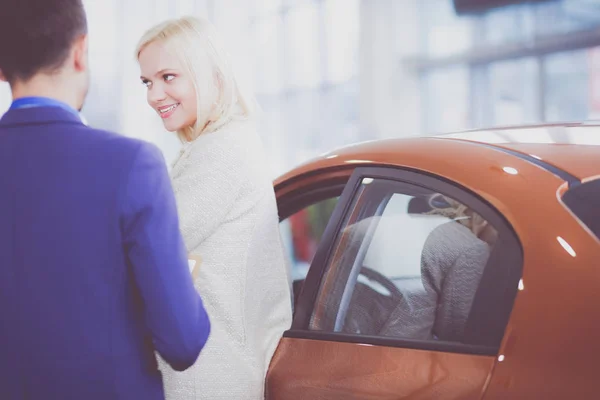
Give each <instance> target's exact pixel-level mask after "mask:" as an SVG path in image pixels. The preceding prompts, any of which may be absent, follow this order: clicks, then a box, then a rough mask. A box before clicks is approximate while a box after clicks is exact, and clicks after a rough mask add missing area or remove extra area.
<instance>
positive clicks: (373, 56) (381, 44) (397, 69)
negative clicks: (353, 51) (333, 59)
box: [360, 0, 421, 138]
mask: <svg viewBox="0 0 600 400" xmlns="http://www.w3.org/2000/svg"><path fill="white" fill-rule="evenodd" d="M419 22H420V19H419V13H418V0H402V1H398V0H362V3H361V20H360V23H361V35H360V120H361V130H363V131H367V132H373V136H374V138H391V137H405V136H413V135H416V134H419V133H420V105H421V94H420V88H419V81H418V77H417V75H416V74H415V73H414V72H411V71H410V70H408V69H407V68H406V67H403V66H402V65H401V64H400V63H399V60H400V59H401V58H403V57H406V56H411V55H414V54H416V53H417V52H418V50H419V40H420V38H419V28H420V27H419Z"/></svg>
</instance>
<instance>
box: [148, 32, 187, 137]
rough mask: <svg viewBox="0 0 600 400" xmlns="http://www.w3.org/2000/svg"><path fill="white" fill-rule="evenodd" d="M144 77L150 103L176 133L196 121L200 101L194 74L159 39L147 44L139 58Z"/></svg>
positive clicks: (166, 124) (167, 125) (168, 127)
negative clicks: (193, 78)
mask: <svg viewBox="0 0 600 400" xmlns="http://www.w3.org/2000/svg"><path fill="white" fill-rule="evenodd" d="M138 60H139V63H140V69H141V79H142V82H143V83H144V85H146V87H147V88H148V93H147V99H148V104H149V105H150V107H152V108H153V109H154V110H155V111H156V112H157V113H158V115H159V116H160V117H161V118H162V121H163V124H164V125H165V128H166V129H167V130H168V131H170V132H175V131H177V130H180V129H182V128H186V127H189V126H192V125H194V124H195V123H196V120H197V118H198V116H197V100H196V91H195V90H194V84H193V81H192V77H191V76H189V74H188V73H186V72H184V68H183V66H182V64H181V61H180V60H179V58H178V57H176V56H175V54H173V53H171V52H170V51H169V50H168V49H167V47H166V46H165V45H164V44H163V43H161V42H158V41H155V42H152V43H150V44H148V45H147V46H146V47H145V48H144V49H143V50H142V51H141V52H140V54H139V57H138Z"/></svg>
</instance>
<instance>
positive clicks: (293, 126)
mask: <svg viewBox="0 0 600 400" xmlns="http://www.w3.org/2000/svg"><path fill="white" fill-rule="evenodd" d="M84 3H85V5H86V8H87V12H88V20H89V29H90V58H91V66H92V88H91V90H90V93H89V96H88V99H87V103H86V105H85V108H84V111H83V114H84V116H85V117H86V119H87V120H88V121H89V123H90V125H92V126H95V127H98V128H105V129H110V130H115V131H118V132H121V133H123V134H124V135H128V136H133V137H139V138H142V139H145V140H148V141H151V142H154V143H156V144H157V145H158V146H159V147H160V148H161V149H162V150H163V152H164V154H165V157H166V159H167V161H168V162H169V164H170V162H171V161H172V160H173V159H174V157H175V156H176V155H177V152H178V150H179V142H178V140H177V139H176V138H175V136H174V135H173V134H169V133H167V132H165V131H164V129H163V128H162V124H161V122H160V120H159V118H158V117H157V116H156V115H155V113H154V112H153V111H152V110H151V109H150V108H149V107H148V106H147V105H146V102H145V87H144V86H143V85H142V84H141V83H140V79H139V68H138V65H137V62H136V60H135V58H134V54H133V52H134V48H135V45H136V42H137V40H138V39H139V37H140V36H141V35H142V33H143V32H144V31H145V30H146V29H148V28H149V27H151V26H152V25H154V24H155V23H158V22H160V21H162V20H164V19H167V18H172V17H178V16H182V15H187V14H191V15H203V16H206V17H208V18H209V19H210V20H211V21H213V22H214V23H215V25H216V26H217V28H218V29H219V30H220V32H221V34H222V35H223V37H224V38H225V41H226V43H227V44H228V46H229V50H230V53H231V54H232V57H233V59H234V64H235V66H236V68H237V72H238V74H239V76H240V77H241V79H242V80H243V81H245V83H246V84H247V85H249V86H250V87H251V88H252V89H253V91H254V93H255V94H256V96H257V99H258V101H259V104H260V106H261V107H262V110H263V113H262V115H261V121H260V126H261V134H262V137H263V140H264V143H265V146H266V147H267V149H268V151H269V155H270V161H271V163H272V171H273V177H275V176H277V175H279V174H281V173H283V172H285V171H286V170H288V169H290V168H291V167H293V166H295V165H297V164H299V163H301V162H303V161H305V160H307V159H308V158H311V157H313V156H315V155H318V154H320V153H323V152H325V151H328V150H331V149H332V148H334V147H338V146H342V145H346V144H349V143H353V142H357V141H364V140H371V139H376V138H389V137H408V136H417V135H423V134H426V133H437V132H448V131H457V130H462V129H467V128H476V127H488V126H498V125H514V124H522V123H536V122H556V121H572V120H584V119H594V118H597V117H598V116H600V0H546V1H544V0H541V1H515V0H487V1H484V0H218V1H217V0H169V1H158V0H103V1H97V0H84ZM484 3H489V5H492V6H494V7H492V8H487V7H486V6H485V4H484ZM9 105H10V92H9V89H8V86H7V85H6V84H1V85H0V113H3V112H4V111H5V110H6V109H7V108H8V106H9Z"/></svg>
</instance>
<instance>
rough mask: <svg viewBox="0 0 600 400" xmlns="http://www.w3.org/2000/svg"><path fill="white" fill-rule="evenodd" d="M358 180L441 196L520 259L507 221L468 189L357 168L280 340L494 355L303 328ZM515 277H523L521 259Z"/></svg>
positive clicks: (431, 177)
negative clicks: (490, 229)
mask: <svg viewBox="0 0 600 400" xmlns="http://www.w3.org/2000/svg"><path fill="white" fill-rule="evenodd" d="M363 178H373V179H385V180H392V181H398V182H403V183H408V184H412V185H415V186H420V187H424V188H425V189H429V190H433V191H435V192H438V193H442V194H445V195H447V196H449V197H452V198H454V199H455V200H457V201H460V202H461V203H463V204H467V205H469V207H471V208H472V209H473V210H474V211H475V212H477V213H478V214H479V215H481V216H482V217H483V218H485V219H486V220H487V221H488V222H490V223H491V224H492V225H493V226H494V227H495V228H496V230H497V231H498V234H499V237H505V238H507V239H508V241H509V242H512V243H511V247H512V248H513V249H514V251H517V252H520V254H521V255H522V254H523V247H522V244H521V242H520V240H519V236H518V235H517V233H516V232H515V230H514V229H513V227H512V226H511V224H510V223H509V222H508V221H507V220H506V218H505V217H504V216H503V215H502V214H501V213H500V212H499V211H497V210H496V209H495V207H493V206H492V205H491V204H490V203H489V202H487V201H486V200H485V199H483V198H481V197H480V196H479V195H477V194H476V193H474V192H473V191H472V190H470V189H468V188H465V187H464V186H461V185H459V184H457V183H456V182H452V181H450V180H448V179H446V178H444V177H441V176H438V175H435V174H430V173H426V172H423V171H416V170H414V169H412V168H401V167H395V166H393V167H379V166H377V167H368V166H367V167H357V168H356V169H355V170H354V172H353V173H352V175H351V176H350V179H349V180H348V183H347V185H346V187H345V188H344V191H343V192H342V194H341V196H340V199H339V201H338V204H337V206H336V208H335V209H334V211H333V214H332V216H331V218H330V220H329V223H328V224H327V227H326V229H325V232H324V234H323V239H322V240H321V243H320V245H319V247H318V249H317V252H316V254H315V257H314V260H313V262H312V264H311V266H310V268H309V271H308V275H307V277H306V280H305V283H304V287H303V290H302V294H301V295H300V298H299V299H298V304H297V305H296V311H295V315H294V319H293V322H292V327H291V329H290V330H288V331H286V332H284V334H283V336H284V337H289V338H297V339H311V340H324V341H331V342H346V343H362V344H370V345H379V346H387V347H401V348H410V349H420V350H429V351H441V352H454V353H461V354H475V355H477V354H479V355H497V354H498V350H499V349H498V348H497V347H493V348H492V347H488V346H478V345H471V344H462V343H450V342H442V341H439V342H438V341H419V340H409V339H403V338H393V337H383V336H361V335H352V334H345V333H337V332H321V331H314V330H312V331H311V330H309V329H308V326H309V323H310V319H311V316H312V311H313V309H314V304H315V301H316V298H317V295H318V291H319V288H320V282H321V281H322V279H323V276H324V274H325V271H326V267H327V265H328V263H329V259H330V257H331V252H332V247H333V245H334V243H336V240H337V233H338V232H339V230H340V227H341V225H342V224H343V222H344V220H345V217H346V215H347V214H348V212H349V209H350V207H351V205H352V204H353V199H354V197H355V194H356V192H357V191H358V190H359V188H360V186H361V182H362V179H363ZM519 268H520V271H519V273H520V274H521V275H522V268H523V264H522V257H521V265H520V266H519ZM516 292H517V285H515V288H514V296H513V297H512V300H511V301H510V302H508V303H507V304H506V305H505V308H506V309H508V310H507V311H508V316H510V314H511V313H512V309H513V306H514V302H515V300H516Z"/></svg>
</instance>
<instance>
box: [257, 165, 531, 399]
mask: <svg viewBox="0 0 600 400" xmlns="http://www.w3.org/2000/svg"><path fill="white" fill-rule="evenodd" d="M323 182H324V181H323ZM323 182H321V183H323ZM337 184H338V186H339V185H340V184H343V183H342V182H341V181H338V182H337ZM343 185H344V188H343V192H342V193H341V196H340V197H339V200H338V201H337V204H336V206H335V208H334V210H333V213H332V215H331V217H330V219H329V221H328V224H327V227H326V229H325V232H324V234H323V236H322V239H321V240H320V242H319V243H318V247H317V250H316V253H315V255H314V257H313V258H312V260H311V263H310V268H309V269H308V272H307V275H306V280H305V281H304V283H303V288H302V290H301V292H300V293H299V294H298V300H297V304H296V308H295V313H294V320H293V324H292V327H291V329H290V330H288V331H286V332H285V333H284V335H283V338H282V340H281V342H280V344H279V347H278V349H277V351H276V353H275V355H274V357H273V359H272V362H271V366H270V370H269V373H268V375H267V380H266V397H267V399H269V400H272V399H289V400H294V399H329V400H336V399H340V400H341V399H344V400H348V399H432V398H435V399H479V398H481V396H482V393H483V392H484V391H485V385H486V382H487V381H488V379H489V377H490V374H491V372H492V370H493V367H494V365H495V363H497V362H501V360H502V355H501V354H499V349H500V344H501V341H502V338H503V335H504V330H505V328H506V325H507V322H508V319H509V315H510V312H511V310H512V305H513V302H514V298H515V296H516V292H517V287H518V282H519V279H520V277H521V272H522V271H521V268H522V250H521V247H520V244H519V241H518V238H517V237H516V236H515V234H514V232H513V230H512V229H511V227H510V226H509V225H508V224H507V222H506V221H505V219H504V218H503V217H502V215H501V214H499V213H498V212H497V211H496V210H494V209H492V208H491V207H490V206H489V205H488V204H487V203H486V202H485V201H483V200H482V199H480V198H479V197H477V196H476V195H475V194H473V193H472V192H471V191H470V190H468V189H467V188H463V187H459V186H458V185H455V184H453V183H451V182H449V181H448V180H446V179H441V178H437V177H434V176H431V175H429V174H425V173H419V172H416V171H414V170H411V171H409V170H403V169H398V168H383V167H361V168H357V169H356V170H354V172H353V173H352V175H351V177H350V178H349V179H347V180H346V183H345V184H343ZM326 187H327V185H326V184H324V185H323V184H321V185H317V186H315V187H314V188H313V189H314V193H326V192H327V190H326ZM338 190H339V188H338ZM310 192H311V190H307V191H303V190H298V192H297V193H298V194H299V195H300V194H302V196H306V193H310ZM332 193H335V191H333V192H332ZM330 194H331V193H330ZM325 197H327V196H325ZM305 198H309V199H310V198H312V199H313V200H314V199H316V198H319V199H321V200H322V198H320V197H319V196H316V197H315V196H312V197H311V195H310V194H309V195H308V197H305ZM286 202H287V203H288V204H294V203H295V204H296V209H295V211H298V210H301V209H302V208H303V207H302V206H309V205H310V204H313V203H314V201H312V202H311V201H298V202H295V201H294V197H293V196H290V195H289V194H288V197H287V199H286V201H285V202H283V201H282V203H281V204H282V205H283V204H284V203H286ZM284 208H285V207H284ZM292 214H293V213H291V212H289V211H288V212H285V213H284V215H283V221H282V222H285V217H286V216H288V215H292Z"/></svg>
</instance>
